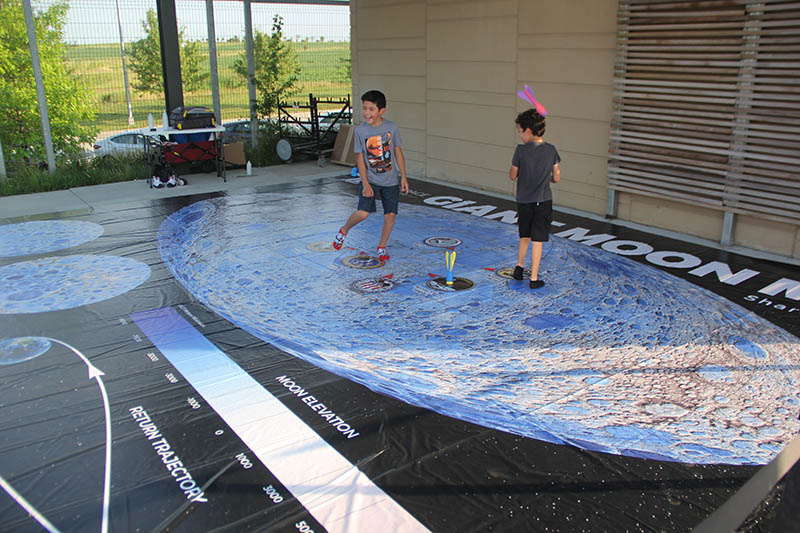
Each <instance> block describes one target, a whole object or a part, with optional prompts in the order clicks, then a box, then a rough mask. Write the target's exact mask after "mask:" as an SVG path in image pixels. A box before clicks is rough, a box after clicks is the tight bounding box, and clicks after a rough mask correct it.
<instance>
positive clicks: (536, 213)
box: [517, 200, 553, 242]
mask: <svg viewBox="0 0 800 533" xmlns="http://www.w3.org/2000/svg"><path fill="white" fill-rule="evenodd" d="M517 216H518V217H519V222H518V223H519V238H520V239H525V238H529V239H530V240H532V241H536V242H547V241H548V240H550V224H551V223H552V222H553V201H552V200H548V201H546V202H536V203H533V204H517Z"/></svg>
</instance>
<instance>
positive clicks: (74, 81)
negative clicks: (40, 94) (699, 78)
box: [0, 0, 97, 164]
mask: <svg viewBox="0 0 800 533" xmlns="http://www.w3.org/2000/svg"><path fill="white" fill-rule="evenodd" d="M68 9H69V7H68V5H67V3H66V2H65V1H61V2H57V3H54V4H53V5H51V6H50V7H49V8H48V9H47V10H45V11H40V12H38V13H36V14H34V27H35V29H36V42H37V45H38V48H39V62H40V63H41V68H42V79H43V82H44V92H45V98H46V99H47V114H48V116H49V118H50V132H51V133H52V137H53V149H54V150H55V151H56V153H59V152H64V153H78V152H79V151H80V150H81V144H83V143H90V142H92V141H94V138H95V136H96V134H97V130H96V129H95V128H94V126H92V125H86V124H91V122H92V121H93V120H94V105H93V98H92V94H91V93H90V92H89V89H88V88H87V87H86V86H85V85H83V84H82V83H81V82H79V81H78V78H77V76H75V75H74V74H73V73H72V72H71V71H70V69H69V68H68V67H67V64H66V61H65V54H66V51H67V48H66V45H65V44H64V42H63V41H62V37H63V30H64V23H65V20H66V17H67V11H68ZM0 21H2V22H1V23H0V95H2V97H0V141H1V142H2V143H3V153H4V155H5V157H6V159H7V161H8V162H9V163H12V164H13V163H18V162H21V161H23V160H34V161H43V160H44V159H45V149H44V136H43V134H42V126H41V118H40V116H39V104H38V100H37V95H36V82H35V80H34V77H33V63H32V61H31V54H30V48H29V47H28V33H27V29H26V25H25V15H24V12H23V10H22V2H21V0H0Z"/></svg>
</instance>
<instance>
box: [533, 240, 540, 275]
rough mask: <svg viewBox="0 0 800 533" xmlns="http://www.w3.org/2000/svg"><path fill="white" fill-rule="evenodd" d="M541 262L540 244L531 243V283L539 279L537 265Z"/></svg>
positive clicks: (536, 242)
mask: <svg viewBox="0 0 800 533" xmlns="http://www.w3.org/2000/svg"><path fill="white" fill-rule="evenodd" d="M541 262H542V243H541V242H538V241H531V281H536V280H537V279H539V263H541Z"/></svg>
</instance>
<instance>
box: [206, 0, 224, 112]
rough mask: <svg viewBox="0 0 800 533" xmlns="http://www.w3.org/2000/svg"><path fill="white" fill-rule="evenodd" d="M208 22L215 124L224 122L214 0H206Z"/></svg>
mask: <svg viewBox="0 0 800 533" xmlns="http://www.w3.org/2000/svg"><path fill="white" fill-rule="evenodd" d="M206 23H207V24H208V57H209V61H210V64H209V67H210V69H211V100H212V103H213V105H214V118H215V124H216V125H217V126H220V125H221V124H222V111H221V109H220V101H219V72H218V68H217V33H216V30H215V29H214V0H206Z"/></svg>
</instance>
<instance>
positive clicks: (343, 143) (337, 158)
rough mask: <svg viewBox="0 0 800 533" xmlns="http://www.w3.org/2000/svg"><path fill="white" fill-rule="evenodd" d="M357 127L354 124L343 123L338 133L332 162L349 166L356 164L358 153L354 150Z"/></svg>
mask: <svg viewBox="0 0 800 533" xmlns="http://www.w3.org/2000/svg"><path fill="white" fill-rule="evenodd" d="M355 129H356V127H355V126H354V125H352V124H342V125H341V126H340V127H339V132H338V133H337V134H336V142H334V144H333V152H332V153H331V162H332V163H336V164H338V165H346V166H348V167H354V166H356V154H355V152H353V132H354V131H355Z"/></svg>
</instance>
